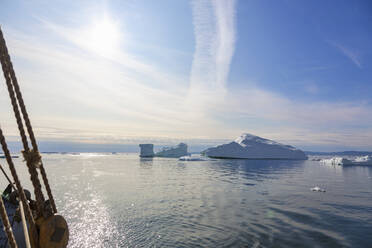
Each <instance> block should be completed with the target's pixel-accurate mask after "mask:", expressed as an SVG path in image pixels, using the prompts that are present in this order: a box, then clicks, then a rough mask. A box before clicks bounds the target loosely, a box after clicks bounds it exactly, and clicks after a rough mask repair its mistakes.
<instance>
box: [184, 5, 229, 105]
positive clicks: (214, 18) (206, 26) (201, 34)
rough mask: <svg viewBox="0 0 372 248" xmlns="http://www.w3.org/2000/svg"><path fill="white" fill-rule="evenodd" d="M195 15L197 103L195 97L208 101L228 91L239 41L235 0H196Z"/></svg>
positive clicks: (192, 81) (192, 78) (193, 94)
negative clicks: (237, 41)
mask: <svg viewBox="0 0 372 248" xmlns="http://www.w3.org/2000/svg"><path fill="white" fill-rule="evenodd" d="M192 15H193V24H194V33H195V42H196V47H195V53H194V58H193V63H192V69H191V75H190V93H189V94H190V97H191V98H192V102H193V103H194V106H195V99H199V100H201V101H202V102H201V103H200V102H199V105H208V103H210V102H211V101H212V102H213V101H215V100H217V99H219V98H221V96H222V97H223V94H224V92H225V87H226V83H227V78H228V74H229V70H230V63H231V59H232V57H233V54H234V50H235V41H236V27H235V1H214V0H202V1H193V2H192ZM198 107H199V108H201V107H205V106H198Z"/></svg>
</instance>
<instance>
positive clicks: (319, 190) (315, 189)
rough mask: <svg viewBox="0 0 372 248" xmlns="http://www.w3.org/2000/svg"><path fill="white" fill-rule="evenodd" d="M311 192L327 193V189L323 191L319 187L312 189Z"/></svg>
mask: <svg viewBox="0 0 372 248" xmlns="http://www.w3.org/2000/svg"><path fill="white" fill-rule="evenodd" d="M310 190H311V191H315V192H326V191H325V189H321V188H319V187H318V186H316V187H314V188H311V189H310Z"/></svg>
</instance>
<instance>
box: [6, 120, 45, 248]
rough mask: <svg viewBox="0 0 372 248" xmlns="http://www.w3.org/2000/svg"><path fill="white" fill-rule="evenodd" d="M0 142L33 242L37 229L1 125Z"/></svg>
mask: <svg viewBox="0 0 372 248" xmlns="http://www.w3.org/2000/svg"><path fill="white" fill-rule="evenodd" d="M0 143H1V146H2V148H3V151H4V155H5V158H6V161H7V162H8V165H9V169H10V172H11V174H12V176H13V179H14V182H15V184H16V187H17V191H18V195H19V197H20V199H21V201H22V204H23V207H24V208H25V210H26V211H25V215H26V218H27V220H28V224H29V225H30V229H31V232H30V235H32V237H31V240H33V241H34V242H35V241H36V240H38V234H37V230H36V225H35V220H34V218H33V216H32V212H31V209H30V205H29V204H28V202H27V198H26V195H25V192H24V191H23V188H22V186H21V182H20V181H19V178H18V175H17V172H16V170H15V166H14V163H13V160H12V157H11V155H10V152H9V149H8V146H7V144H6V142H5V137H4V135H3V130H2V129H1V127H0ZM35 247H36V246H35Z"/></svg>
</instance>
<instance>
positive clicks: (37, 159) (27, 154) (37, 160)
mask: <svg viewBox="0 0 372 248" xmlns="http://www.w3.org/2000/svg"><path fill="white" fill-rule="evenodd" d="M22 155H23V158H24V161H26V162H28V163H29V164H30V165H32V166H33V167H34V168H40V166H41V155H40V153H39V151H37V150H34V149H31V150H23V151H22Z"/></svg>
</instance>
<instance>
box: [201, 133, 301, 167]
mask: <svg viewBox="0 0 372 248" xmlns="http://www.w3.org/2000/svg"><path fill="white" fill-rule="evenodd" d="M202 153H203V154H204V155H206V156H208V157H211V158H240V159H291V160H305V159H307V156H306V155H305V153H304V152H303V151H301V150H299V149H296V148H294V147H293V146H289V145H283V144H280V143H278V142H275V141H273V140H269V139H264V138H261V137H258V136H255V135H252V134H247V133H246V134H243V135H241V136H240V137H238V138H237V139H236V140H235V141H233V142H231V143H228V144H224V145H220V146H216V147H212V148H208V149H207V150H205V151H203V152H202Z"/></svg>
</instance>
